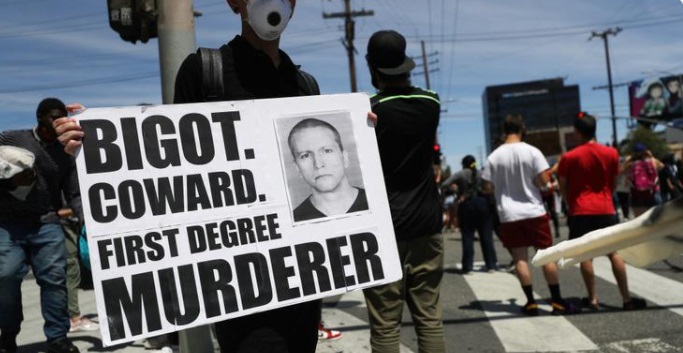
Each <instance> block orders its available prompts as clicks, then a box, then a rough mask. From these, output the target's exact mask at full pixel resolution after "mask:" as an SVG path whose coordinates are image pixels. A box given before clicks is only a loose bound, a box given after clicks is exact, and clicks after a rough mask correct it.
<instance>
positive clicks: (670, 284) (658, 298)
mask: <svg viewBox="0 0 683 353" xmlns="http://www.w3.org/2000/svg"><path fill="white" fill-rule="evenodd" d="M593 268H594V271H595V276H596V277H599V278H602V279H603V280H605V281H607V282H610V283H612V284H615V285H616V280H615V279H614V275H613V274H612V266H611V264H610V262H609V259H607V258H606V257H599V258H595V259H594V260H593ZM626 274H627V276H628V287H629V290H630V292H631V293H634V294H635V295H637V296H639V297H642V298H644V299H646V300H648V301H650V302H653V303H655V304H657V305H659V306H662V307H668V308H669V310H670V311H671V312H674V313H676V314H678V315H680V316H683V308H680V306H681V304H683V283H680V282H676V281H674V280H671V279H669V278H666V277H664V276H660V275H657V274H654V273H652V272H649V271H647V270H643V269H639V268H636V267H633V266H628V265H627V270H626Z"/></svg>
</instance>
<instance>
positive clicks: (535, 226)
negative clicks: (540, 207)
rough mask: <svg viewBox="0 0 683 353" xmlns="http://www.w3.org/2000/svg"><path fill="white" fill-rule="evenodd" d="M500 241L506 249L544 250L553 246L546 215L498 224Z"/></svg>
mask: <svg viewBox="0 0 683 353" xmlns="http://www.w3.org/2000/svg"><path fill="white" fill-rule="evenodd" d="M500 233H501V237H500V240H502V241H503V245H504V246H505V247H506V248H526V247H529V246H533V247H534V248H536V249H545V248H549V247H550V246H552V245H553V236H552V235H551V233H550V225H549V224H548V215H547V214H545V215H543V216H541V217H536V218H529V219H523V220H521V221H514V222H507V223H501V224H500Z"/></svg>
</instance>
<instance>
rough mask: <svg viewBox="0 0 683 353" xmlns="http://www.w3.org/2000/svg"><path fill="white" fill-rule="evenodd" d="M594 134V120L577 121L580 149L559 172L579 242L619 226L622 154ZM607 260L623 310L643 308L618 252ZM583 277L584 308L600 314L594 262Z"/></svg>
mask: <svg viewBox="0 0 683 353" xmlns="http://www.w3.org/2000/svg"><path fill="white" fill-rule="evenodd" d="M595 131H596V125H595V118H594V117H593V116H591V115H588V114H580V115H579V116H577V117H576V119H575V120H574V133H575V135H576V137H577V138H578V140H579V141H580V145H579V146H578V147H576V148H574V149H573V150H571V151H569V152H567V153H566V154H565V155H564V156H563V157H562V159H561V160H560V165H559V166H558V169H557V171H558V175H559V176H560V190H561V192H562V194H563V196H564V198H565V200H567V204H568V207H569V218H568V221H567V224H568V225H569V239H576V238H580V237H582V236H583V235H585V234H587V233H589V232H591V231H594V230H597V229H601V228H605V227H609V226H612V225H614V224H616V219H615V217H614V213H615V211H614V202H613V198H612V196H613V193H614V190H615V188H616V180H617V174H618V173H619V154H618V153H617V150H616V149H614V148H612V147H608V146H604V145H601V144H599V143H597V142H596V140H595ZM607 257H608V258H609V260H610V263H611V265H612V272H613V273H614V277H615V279H616V281H617V286H618V287H619V292H620V293H621V297H622V299H623V308H624V309H627V310H631V309H641V308H644V307H645V306H646V302H645V300H643V299H640V298H632V297H631V295H630V294H629V291H628V279H627V277H626V265H625V264H624V260H623V259H622V258H621V256H620V255H619V254H618V253H617V252H613V253H610V254H608V255H607ZM581 275H582V277H583V281H584V284H585V286H586V291H587V292H588V297H587V298H584V299H583V304H584V306H586V307H588V308H590V309H592V310H597V309H598V308H599V301H598V295H597V292H596V290H595V272H594V269H593V260H592V259H591V260H587V261H582V262H581Z"/></svg>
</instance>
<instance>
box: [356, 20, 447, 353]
mask: <svg viewBox="0 0 683 353" xmlns="http://www.w3.org/2000/svg"><path fill="white" fill-rule="evenodd" d="M405 49H406V41H405V38H404V37H403V36H402V35H401V34H399V33H397V32H395V31H379V32H376V33H374V34H373V35H372V36H371V37H370V40H369V42H368V48H367V55H366V59H367V62H368V67H369V69H370V75H371V76H372V85H373V86H375V88H377V89H378V90H379V91H378V93H377V94H376V95H374V96H372V97H371V103H372V112H373V113H374V115H376V116H374V118H376V119H375V120H376V122H377V123H376V127H375V133H376V135H377V143H378V147H379V153H380V157H381V159H382V170H383V172H384V182H385V185H386V188H387V196H388V197H389V208H390V210H391V217H392V221H393V223H394V230H395V234H396V240H397V245H398V250H399V257H400V260H401V264H402V267H403V279H402V280H399V281H397V282H393V283H390V284H386V285H381V286H378V287H374V288H369V289H365V290H364V293H365V301H366V303H367V307H368V315H369V318H370V344H371V346H372V352H373V353H378V352H382V353H383V352H398V351H399V345H400V341H399V336H400V327H401V317H402V312H403V306H404V305H405V304H406V303H407V304H408V308H410V312H411V314H412V317H413V322H414V324H415V331H416V332H417V337H418V345H419V350H420V352H435V353H438V352H445V345H446V344H445V340H444V333H443V319H442V314H441V300H440V291H441V279H442V277H443V238H442V236H441V233H440V232H441V202H440V198H439V187H438V185H437V183H436V178H435V177H434V169H433V167H432V161H433V155H434V152H433V145H434V136H436V129H437V127H438V126H439V111H440V109H441V108H440V103H439V96H438V95H437V94H436V93H434V92H431V91H425V90H422V89H420V88H417V87H413V86H412V85H411V84H410V71H411V70H412V69H413V68H414V67H415V62H414V61H413V60H412V59H410V58H409V57H407V56H406V55H405ZM369 117H370V118H373V114H370V115H369Z"/></svg>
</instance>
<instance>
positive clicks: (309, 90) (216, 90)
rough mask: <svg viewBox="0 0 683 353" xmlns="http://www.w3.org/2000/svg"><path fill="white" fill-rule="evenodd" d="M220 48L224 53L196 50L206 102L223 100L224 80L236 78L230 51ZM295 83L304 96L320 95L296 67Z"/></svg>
mask: <svg viewBox="0 0 683 353" xmlns="http://www.w3.org/2000/svg"><path fill="white" fill-rule="evenodd" d="M222 48H223V49H222V50H223V51H224V52H222V50H221V49H215V48H199V49H197V57H198V58H199V63H200V65H201V70H202V94H203V96H204V100H205V101H207V102H212V101H218V100H222V99H224V96H225V92H226V86H225V83H224V82H223V81H224V78H225V77H226V76H227V77H228V78H229V79H233V78H234V79H236V77H237V73H236V72H235V65H234V63H233V62H232V51H231V50H232V49H230V47H229V46H227V45H224V46H223V47H222ZM224 54H225V55H224ZM296 82H297V86H299V90H300V91H301V92H302V93H303V94H304V95H319V94H320V88H319V87H318V82H316V80H315V78H313V76H312V75H311V74H309V73H308V72H306V71H303V70H301V69H300V68H299V66H297V75H296ZM230 96H232V94H231V95H230Z"/></svg>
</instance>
